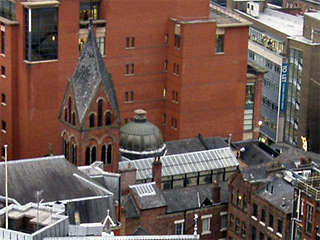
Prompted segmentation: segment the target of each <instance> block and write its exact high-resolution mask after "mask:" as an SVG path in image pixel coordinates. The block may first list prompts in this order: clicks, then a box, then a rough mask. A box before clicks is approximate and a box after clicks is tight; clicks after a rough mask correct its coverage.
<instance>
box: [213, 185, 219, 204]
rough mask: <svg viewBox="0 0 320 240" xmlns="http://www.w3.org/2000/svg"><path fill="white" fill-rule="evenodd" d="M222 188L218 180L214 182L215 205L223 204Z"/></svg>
mask: <svg viewBox="0 0 320 240" xmlns="http://www.w3.org/2000/svg"><path fill="white" fill-rule="evenodd" d="M220 194H221V187H220V186H219V183H218V181H217V180H214V181H213V186H212V202H213V203H220V202H221V197H220Z"/></svg>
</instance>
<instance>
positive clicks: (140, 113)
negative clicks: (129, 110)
mask: <svg viewBox="0 0 320 240" xmlns="http://www.w3.org/2000/svg"><path fill="white" fill-rule="evenodd" d="M135 113H136V115H135V117H134V119H133V121H132V122H129V123H127V124H126V125H124V126H123V127H122V128H121V130H120V131H121V137H120V152H121V153H122V155H123V156H125V157H128V158H130V159H139V158H147V157H153V156H161V155H162V154H163V153H164V150H165V144H164V143H163V137H162V134H161V132H160V129H159V128H158V127H157V126H156V125H154V124H152V123H150V122H148V121H147V117H146V111H144V110H142V109H138V110H135Z"/></svg>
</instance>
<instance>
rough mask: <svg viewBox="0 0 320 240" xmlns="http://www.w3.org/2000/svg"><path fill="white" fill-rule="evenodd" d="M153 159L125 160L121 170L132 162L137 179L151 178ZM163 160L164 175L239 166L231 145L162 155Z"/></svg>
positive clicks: (121, 164) (120, 164)
mask: <svg viewBox="0 0 320 240" xmlns="http://www.w3.org/2000/svg"><path fill="white" fill-rule="evenodd" d="M153 161H154V158H145V159H140V160H134V161H123V162H120V163H119V170H124V169H127V168H128V164H129V163H130V164H131V166H132V167H133V168H135V169H137V172H136V173H137V176H136V178H137V180H141V179H149V178H152V163H153ZM161 162H162V176H163V177H165V176H172V175H178V174H185V173H192V172H201V171H207V170H212V169H222V168H227V167H237V166H239V162H238V160H237V159H236V157H235V156H234V154H233V152H232V150H231V149H230V147H226V148H218V149H212V150H207V151H198V152H191V153H184V154H176V155H170V156H162V157H161Z"/></svg>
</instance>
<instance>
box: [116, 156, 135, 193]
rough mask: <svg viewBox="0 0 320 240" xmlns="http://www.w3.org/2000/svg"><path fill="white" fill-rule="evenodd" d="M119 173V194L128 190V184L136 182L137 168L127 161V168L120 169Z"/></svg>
mask: <svg viewBox="0 0 320 240" xmlns="http://www.w3.org/2000/svg"><path fill="white" fill-rule="evenodd" d="M120 173H121V195H126V194H128V192H129V186H130V185H135V184H136V175H137V169H135V168H133V167H132V164H131V163H130V162H128V168H127V169H123V170H121V171H120Z"/></svg>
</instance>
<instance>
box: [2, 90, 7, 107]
mask: <svg viewBox="0 0 320 240" xmlns="http://www.w3.org/2000/svg"><path fill="white" fill-rule="evenodd" d="M1 103H2V104H3V105H5V104H6V103H7V101H6V95H5V94H4V93H2V94H1Z"/></svg>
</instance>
